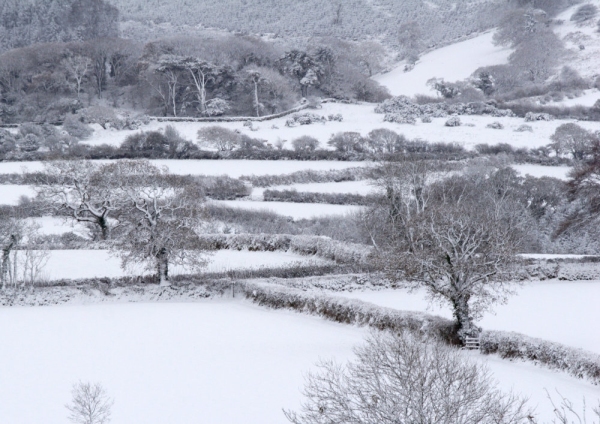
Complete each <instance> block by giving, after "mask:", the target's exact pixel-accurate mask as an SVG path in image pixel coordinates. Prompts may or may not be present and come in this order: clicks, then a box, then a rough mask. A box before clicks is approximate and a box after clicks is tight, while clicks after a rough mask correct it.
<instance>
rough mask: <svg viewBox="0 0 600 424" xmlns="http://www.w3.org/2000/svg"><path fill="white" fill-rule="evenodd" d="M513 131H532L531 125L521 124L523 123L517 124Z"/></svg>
mask: <svg viewBox="0 0 600 424" xmlns="http://www.w3.org/2000/svg"><path fill="white" fill-rule="evenodd" d="M515 131H516V132H533V127H532V126H531V125H527V124H523V125H519V127H517V129H516V130H515Z"/></svg>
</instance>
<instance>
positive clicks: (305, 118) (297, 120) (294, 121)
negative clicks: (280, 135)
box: [285, 112, 327, 127]
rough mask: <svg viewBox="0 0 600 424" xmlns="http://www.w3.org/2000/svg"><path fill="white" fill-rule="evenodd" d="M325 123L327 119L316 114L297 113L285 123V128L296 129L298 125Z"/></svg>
mask: <svg viewBox="0 0 600 424" xmlns="http://www.w3.org/2000/svg"><path fill="white" fill-rule="evenodd" d="M325 122H327V118H325V117H324V116H321V115H317V114H316V113H309V112H307V113H296V114H294V115H292V117H291V118H289V119H288V120H287V121H286V122H285V126H286V127H295V126H296V125H311V124H315V123H325Z"/></svg>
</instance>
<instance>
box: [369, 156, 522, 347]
mask: <svg viewBox="0 0 600 424" xmlns="http://www.w3.org/2000/svg"><path fill="white" fill-rule="evenodd" d="M383 175H384V177H382V179H381V180H380V186H381V188H382V189H383V191H384V192H385V196H384V197H383V199H384V200H382V202H381V203H380V204H379V205H376V206H375V207H373V209H372V210H371V219H370V221H368V222H371V225H370V226H369V227H370V228H371V229H372V231H373V232H372V234H371V237H372V239H373V241H374V242H375V244H376V245H377V247H378V249H377V254H376V255H375V263H376V264H377V265H379V266H380V268H381V269H382V270H385V271H386V272H387V274H388V276H389V277H390V278H391V279H392V280H394V281H395V282H396V283H397V284H398V285H399V286H400V287H405V288H408V289H412V290H414V289H419V288H423V289H425V291H426V292H427V294H428V295H429V297H430V298H431V300H434V301H440V302H442V303H445V304H448V305H449V306H450V307H451V308H452V311H453V313H454V316H455V318H456V322H457V330H458V334H459V337H460V338H461V339H462V340H464V339H465V338H466V337H468V336H477V335H478V333H479V329H478V327H477V326H476V325H475V323H474V322H475V320H476V319H478V318H480V317H481V314H482V313H483V312H484V311H486V310H487V309H488V308H490V307H491V306H492V305H494V304H495V303H498V302H502V301H504V300H505V299H506V296H507V295H508V294H510V293H511V285H510V284H509V282H510V275H511V271H512V269H513V267H512V265H513V264H514V263H515V262H516V259H517V258H516V253H517V252H518V249H519V246H520V242H521V235H522V233H521V232H520V229H521V228H522V226H523V225H522V222H521V218H520V214H519V211H520V210H521V209H520V208H519V207H518V206H517V203H516V202H513V201H512V199H511V193H510V190H511V188H510V185H509V184H504V183H503V181H502V179H501V178H492V176H489V175H488V176H478V177H477V176H464V175H448V174H446V175H444V174H443V173H440V172H439V171H436V170H435V168H434V167H432V165H431V164H427V163H423V162H407V163H400V164H397V165H387V166H386V169H384V173H383Z"/></svg>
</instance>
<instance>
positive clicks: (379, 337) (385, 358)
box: [284, 332, 531, 424]
mask: <svg viewBox="0 0 600 424" xmlns="http://www.w3.org/2000/svg"><path fill="white" fill-rule="evenodd" d="M355 353H356V357H357V359H356V361H355V362H351V363H349V364H347V365H345V366H343V365H338V364H336V363H334V362H331V361H329V362H321V364H320V365H319V367H320V369H321V371H320V372H319V373H310V374H308V377H307V379H306V386H305V388H304V395H305V397H306V401H305V402H304V404H303V405H302V410H301V413H295V412H291V411H285V410H284V413H285V415H286V417H287V418H288V420H289V421H291V422H292V423H294V424H329V423H361V424H396V423H436V424H470V423H481V424H488V423H489V424H492V423H494V424H509V423H510V424H513V423H514V424H518V423H528V422H530V421H529V418H528V417H529V416H530V415H531V414H530V412H529V410H528V409H527V407H526V403H525V400H524V399H521V398H519V397H517V396H515V395H513V394H505V393H502V392H501V391H500V390H499V389H498V388H497V387H496V385H495V384H494V383H493V380H492V378H491V376H490V373H489V371H488V370H487V369H486V368H485V367H484V366H483V365H481V364H478V363H472V362H470V361H469V360H467V358H465V357H464V356H463V355H462V354H461V353H460V351H458V350H456V349H453V348H450V347H447V346H444V345H441V344H440V343H439V342H435V341H432V340H426V339H423V338H421V337H418V336H414V335H411V334H409V333H407V332H404V333H401V334H399V335H395V336H392V335H389V334H383V333H382V334H372V335H371V336H370V337H369V338H368V339H367V342H366V344H365V345H364V346H361V347H359V348H357V349H355Z"/></svg>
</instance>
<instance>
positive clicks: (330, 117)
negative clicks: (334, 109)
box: [327, 113, 344, 122]
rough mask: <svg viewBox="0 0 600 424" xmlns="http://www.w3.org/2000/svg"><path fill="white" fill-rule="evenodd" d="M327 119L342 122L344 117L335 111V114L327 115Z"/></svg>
mask: <svg viewBox="0 0 600 424" xmlns="http://www.w3.org/2000/svg"><path fill="white" fill-rule="evenodd" d="M327 120H329V121H335V122H342V121H343V120H344V117H343V116H342V114H341V113H336V114H335V115H329V116H327Z"/></svg>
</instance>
